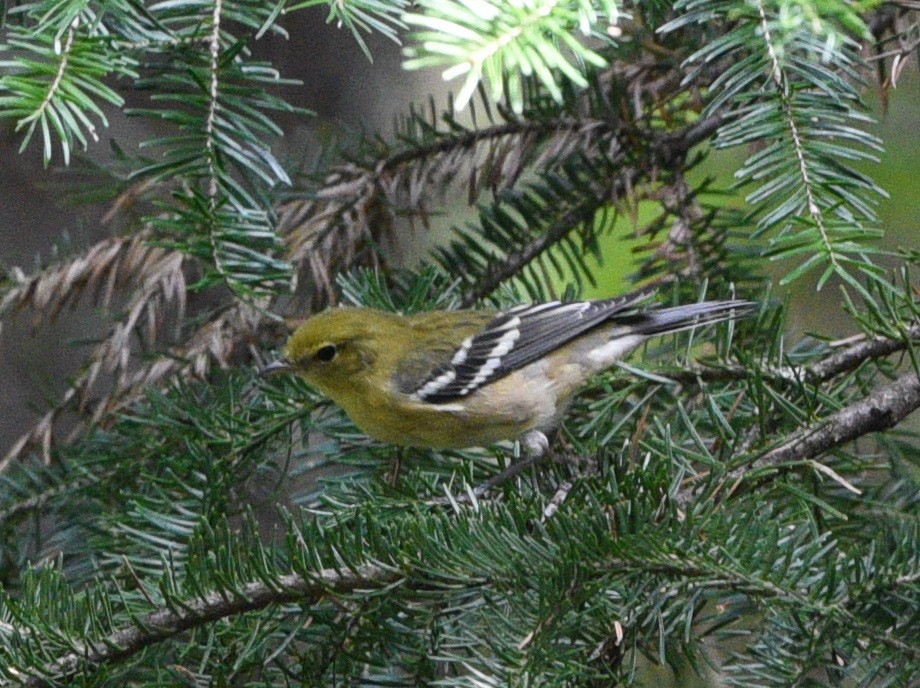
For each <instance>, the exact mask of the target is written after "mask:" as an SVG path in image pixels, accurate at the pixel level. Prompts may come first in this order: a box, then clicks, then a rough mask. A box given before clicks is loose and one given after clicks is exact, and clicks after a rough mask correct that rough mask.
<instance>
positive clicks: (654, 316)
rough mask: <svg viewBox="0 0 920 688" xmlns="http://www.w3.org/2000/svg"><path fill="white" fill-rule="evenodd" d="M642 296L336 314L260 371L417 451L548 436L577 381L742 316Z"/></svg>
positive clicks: (298, 336)
mask: <svg viewBox="0 0 920 688" xmlns="http://www.w3.org/2000/svg"><path fill="white" fill-rule="evenodd" d="M653 293H654V291H652V290H647V289H646V290H639V291H636V292H632V293H628V294H624V295H621V296H617V297H614V298H607V299H600V300H592V301H571V302H563V301H550V302H545V303H536V304H529V305H520V306H515V307H513V308H509V309H506V310H500V311H499V310H436V311H427V312H420V313H415V314H410V315H403V314H399V313H393V312H386V311H382V310H377V309H373V308H363V307H339V308H331V309H328V310H326V311H324V312H321V313H319V314H316V315H314V316H312V317H310V318H308V319H307V320H306V322H304V323H303V324H302V325H300V326H299V327H298V328H297V329H296V330H295V331H294V332H293V333H292V334H291V336H290V338H289V339H288V341H287V344H286V346H285V348H284V354H283V358H281V359H279V360H277V361H275V362H273V363H271V364H269V365H268V366H266V367H265V368H264V369H263V371H262V372H263V374H264V375H267V376H269V375H276V374H279V373H284V372H287V373H294V374H296V375H299V376H300V377H302V378H303V379H305V380H306V381H307V382H308V383H310V384H311V385H312V386H314V387H315V388H316V389H318V390H319V391H320V392H321V393H322V394H324V395H325V396H327V397H329V398H330V399H331V400H332V401H334V402H335V403H336V404H338V405H339V406H340V407H341V408H342V409H343V410H344V411H345V413H346V414H347V415H348V416H349V417H350V418H351V419H352V421H353V422H354V423H355V424H356V425H357V426H358V427H359V428H360V429H361V430H362V431H363V432H365V433H366V434H368V435H370V436H371V437H374V438H376V439H378V440H381V441H383V442H387V443H390V444H393V445H399V446H407V447H418V448H426V449H439V450H446V449H464V448H470V447H484V446H488V445H492V444H494V443H498V442H502V441H505V440H520V441H521V444H522V446H523V447H524V448H525V450H527V451H528V452H530V453H533V454H541V453H543V452H545V451H546V449H547V447H548V445H549V441H548V439H547V438H548V436H551V433H552V432H553V431H554V430H555V429H556V428H557V427H558V426H559V424H560V422H561V420H562V417H563V415H564V413H565V411H566V409H567V407H568V406H569V405H570V403H571V402H572V400H573V398H574V397H575V395H576V393H577V392H578V390H579V389H580V388H581V387H583V386H584V385H585V383H586V382H587V381H588V379H589V378H590V377H591V376H593V375H595V374H596V373H599V372H601V371H604V370H606V369H607V368H610V367H611V366H612V365H614V364H615V363H616V362H617V361H620V360H621V359H623V358H624V357H625V356H627V355H628V354H629V353H630V352H631V351H633V350H635V349H636V348H637V347H639V346H640V345H641V344H642V343H643V342H645V341H646V340H647V339H649V338H650V337H655V336H659V335H664V334H668V333H672V332H678V331H681V330H686V329H690V328H693V327H697V326H702V325H710V324H713V323H718V322H723V321H728V320H733V319H736V318H740V317H742V316H745V315H748V314H749V313H751V312H752V311H753V310H754V308H755V304H754V303H753V302H750V301H744V300H735V299H733V300H725V301H702V302H697V303H691V304H686V305H678V306H671V307H651V308H642V307H641V305H642V304H643V303H644V302H645V301H647V300H648V299H650V298H651V296H652V295H653Z"/></svg>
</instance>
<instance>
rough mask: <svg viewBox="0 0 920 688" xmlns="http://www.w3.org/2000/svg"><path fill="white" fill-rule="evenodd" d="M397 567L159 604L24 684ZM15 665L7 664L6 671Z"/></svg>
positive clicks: (335, 590) (60, 676)
mask: <svg viewBox="0 0 920 688" xmlns="http://www.w3.org/2000/svg"><path fill="white" fill-rule="evenodd" d="M400 577H401V576H400V574H399V573H398V572H396V571H393V570H389V569H385V568H382V567H379V566H363V567H361V568H359V569H357V570H356V571H335V570H331V569H324V570H323V571H320V572H319V573H317V574H316V575H315V576H313V577H311V578H304V577H303V576H301V575H300V574H296V573H294V574H289V575H287V576H282V577H281V578H280V579H278V581H277V582H273V583H272V585H267V584H266V583H264V582H261V581H259V582H257V583H250V584H249V585H246V586H243V587H242V588H240V589H239V590H236V591H234V592H233V593H232V594H226V593H218V592H212V593H209V594H207V595H205V596H203V597H201V598H199V599H197V600H194V601H190V602H183V603H182V604H181V605H178V604H177V605H174V606H173V608H171V609H161V610H160V611H156V612H153V613H151V614H148V615H147V616H145V617H143V618H140V619H137V622H136V623H135V624H134V625H133V626H131V627H130V628H125V629H122V630H120V631H115V632H114V633H112V634H111V635H109V636H107V637H105V638H103V639H101V640H98V641H96V642H92V643H89V642H87V643H83V644H82V646H80V647H78V649H76V650H75V651H73V652H70V653H68V654H66V655H64V656H63V657H61V658H59V659H58V660H57V661H55V662H54V663H53V664H51V665H50V666H49V667H47V668H46V670H45V671H44V672H43V676H41V677H39V676H30V677H23V679H22V680H21V681H20V685H22V686H26V687H27V688H41V687H43V686H47V685H48V680H49V678H53V679H56V680H58V681H60V680H67V679H68V678H70V677H72V676H73V675H74V674H76V673H78V672H79V671H81V670H83V669H84V668H86V667H90V668H93V667H98V666H100V665H102V664H110V663H113V662H117V661H121V660H125V659H128V658H129V657H132V656H133V655H136V654H137V653H139V652H141V651H142V650H143V649H144V648H146V647H149V646H151V645H154V644H156V643H159V642H163V641H164V640H168V639H170V638H172V637H174V636H176V635H178V634H180V633H182V632H183V631H188V630H191V629H193V628H197V627H199V626H203V625H206V624H209V623H211V622H213V621H217V620H218V619H223V618H226V617H230V616H235V615H239V614H243V613H245V612H251V611H257V610H260V609H265V608H266V607H270V606H272V605H277V604H288V603H292V602H300V603H308V604H316V603H318V602H319V601H321V600H323V599H324V598H327V597H328V596H330V595H338V594H346V593H351V592H354V591H356V590H360V589H362V588H365V587H367V588H374V589H379V588H381V587H383V586H384V585H388V584H392V583H394V582H396V581H398V580H399V579H400ZM11 669H12V670H13V671H16V669H15V668H14V667H7V671H8V672H10V673H12V671H11Z"/></svg>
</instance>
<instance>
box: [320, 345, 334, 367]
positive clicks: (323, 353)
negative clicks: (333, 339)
mask: <svg viewBox="0 0 920 688" xmlns="http://www.w3.org/2000/svg"><path fill="white" fill-rule="evenodd" d="M337 353H338V350H337V349H336V348H335V344H326V346H321V347H320V348H319V349H317V350H316V360H317V361H319V362H320V363H329V362H330V361H331V360H332V359H334V358H335V355H336V354H337Z"/></svg>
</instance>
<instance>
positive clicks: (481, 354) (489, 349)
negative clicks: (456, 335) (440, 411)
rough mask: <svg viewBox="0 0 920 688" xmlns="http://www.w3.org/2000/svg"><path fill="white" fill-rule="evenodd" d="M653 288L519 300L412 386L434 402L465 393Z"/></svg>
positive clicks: (420, 396)
mask: <svg viewBox="0 0 920 688" xmlns="http://www.w3.org/2000/svg"><path fill="white" fill-rule="evenodd" d="M653 293H654V291H652V290H643V291H638V292H634V293H631V294H625V295H623V296H619V297H617V298H614V299H605V300H603V301H578V302H573V303H561V302H559V301H552V302H549V303H540V304H536V305H530V306H518V307H516V308H512V309H511V310H508V311H504V312H502V313H499V314H498V315H496V316H495V317H494V318H493V319H492V321H491V322H490V323H488V324H487V325H486V326H485V328H484V329H482V330H481V331H480V332H478V333H477V334H474V335H471V336H470V337H468V338H467V339H466V340H464V341H463V343H462V344H461V345H460V347H459V348H458V349H457V350H456V351H454V352H453V353H452V355H451V357H450V359H449V360H445V361H444V362H442V363H441V364H440V365H438V366H436V367H435V368H434V370H433V371H432V372H431V373H430V374H429V375H428V376H427V377H425V378H424V381H423V382H422V383H421V384H420V385H418V386H416V387H415V388H414V389H412V390H406V391H407V393H409V394H410V395H411V396H412V397H413V398H415V399H417V400H419V401H425V402H428V403H433V404H441V403H446V402H449V401H454V400H457V399H462V398H463V397H466V396H468V395H469V394H471V393H472V392H474V391H476V390H477V389H479V388H480V387H482V386H483V385H487V384H489V383H490V382H494V381H495V380H498V379H500V378H502V377H504V376H505V375H508V374H509V373H511V372H513V371H515V370H517V369H519V368H521V367H523V366H525V365H527V364H528V363H531V362H533V361H535V360H537V359H539V358H542V357H543V356H545V355H547V354H548V353H550V352H551V351H553V350H555V349H558V348H559V347H560V346H562V345H564V344H565V343H567V342H569V341H571V340H572V339H574V338H575V337H578V336H579V335H581V334H584V333H585V332H587V331H588V330H590V329H592V328H593V327H596V326H597V325H599V324H601V323H603V322H604V321H606V320H608V319H609V318H610V317H611V316H612V315H614V314H616V313H622V312H624V311H629V310H630V309H632V308H633V307H634V306H635V305H636V304H638V303H640V302H641V301H644V300H646V299H647V298H649V297H650V296H651V295H652V294H653Z"/></svg>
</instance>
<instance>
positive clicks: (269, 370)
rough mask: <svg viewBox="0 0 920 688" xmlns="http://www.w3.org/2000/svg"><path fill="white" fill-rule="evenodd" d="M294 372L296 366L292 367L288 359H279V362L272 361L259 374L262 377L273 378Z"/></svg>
mask: <svg viewBox="0 0 920 688" xmlns="http://www.w3.org/2000/svg"><path fill="white" fill-rule="evenodd" d="M293 371H294V366H293V365H291V362H290V361H289V360H287V359H286V358H279V359H278V360H277V361H272V362H271V363H269V364H268V365H267V366H265V367H264V368H262V370H261V371H259V374H260V375H261V376H262V377H271V376H272V375H277V374H279V373H290V372H293Z"/></svg>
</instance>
